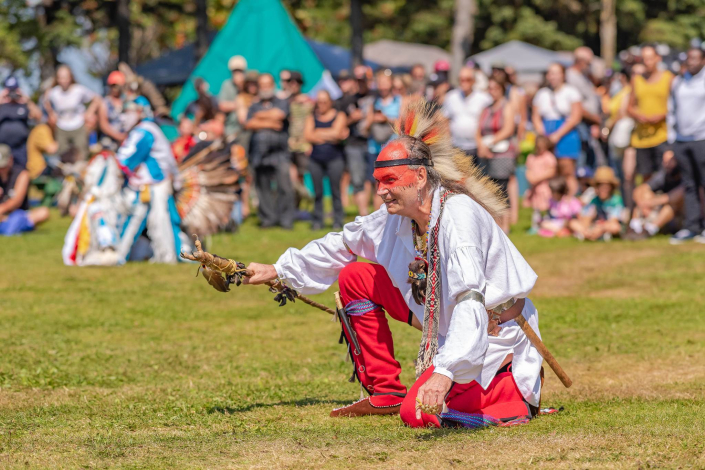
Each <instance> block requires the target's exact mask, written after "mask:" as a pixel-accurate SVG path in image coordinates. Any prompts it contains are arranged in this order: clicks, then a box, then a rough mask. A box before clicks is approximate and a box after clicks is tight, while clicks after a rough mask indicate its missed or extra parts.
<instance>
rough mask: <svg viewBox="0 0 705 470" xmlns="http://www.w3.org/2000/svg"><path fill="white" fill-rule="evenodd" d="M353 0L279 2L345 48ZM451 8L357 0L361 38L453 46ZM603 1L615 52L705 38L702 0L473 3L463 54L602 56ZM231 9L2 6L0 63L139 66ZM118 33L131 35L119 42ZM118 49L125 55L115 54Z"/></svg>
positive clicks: (229, 2) (108, 2)
mask: <svg viewBox="0 0 705 470" xmlns="http://www.w3.org/2000/svg"><path fill="white" fill-rule="evenodd" d="M350 1H351V0H283V3H284V5H285V6H286V7H287V9H288V10H289V12H290V13H291V16H292V17H293V18H294V20H295V21H296V23H297V24H298V26H299V28H300V29H301V30H302V31H303V33H304V34H305V35H306V36H308V37H310V38H313V39H317V40H321V41H325V42H328V43H332V44H338V45H341V46H345V47H350V42H351V29H350ZM456 2H458V0H435V1H429V0H361V3H362V12H363V28H364V34H363V37H364V41H365V42H371V41H376V40H379V39H395V40H400V41H409V42H420V43H425V44H432V45H436V46H439V47H441V48H444V49H450V43H451V40H452V31H453V18H454V11H455V7H456ZM610 3H614V10H615V12H616V14H615V15H614V16H615V17H616V25H615V26H616V37H615V41H616V48H617V50H621V49H624V48H626V47H629V46H631V45H634V44H639V43H642V42H661V43H666V44H669V45H671V46H673V47H677V48H686V47H687V46H688V43H689V41H690V40H691V39H692V38H696V37H705V22H702V21H701V20H700V18H703V17H704V16H705V0H525V1H524V0H471V4H472V10H473V11H474V15H473V31H474V34H473V35H472V42H471V44H469V50H470V51H471V52H472V53H476V52H480V51H482V50H485V49H489V48H491V47H494V46H496V45H498V44H501V43H503V42H506V41H508V40H512V39H519V40H522V41H526V42H529V43H531V44H535V45H537V46H541V47H546V48H549V49H554V50H569V49H573V48H575V47H577V46H579V45H586V46H589V47H591V48H592V49H593V50H595V51H596V52H598V53H599V52H600V46H601V34H600V32H601V31H600V25H601V14H602V20H603V22H604V20H605V14H604V13H603V11H605V8H607V6H608V5H609V4H610ZM236 4H237V0H5V1H4V2H1V3H0V61H1V62H2V63H3V64H4V65H7V66H10V67H12V68H28V67H33V66H36V62H34V61H35V60H38V63H39V65H40V66H41V67H42V72H43V74H44V75H45V74H46V73H50V71H51V70H53V68H54V67H55V65H56V57H57V55H58V53H59V51H61V49H63V48H64V47H66V46H86V45H89V44H90V43H91V42H96V41H103V42H105V43H107V44H109V45H110V47H111V52H112V53H113V54H112V55H113V57H112V59H113V61H115V60H117V57H118V53H119V52H122V54H121V55H122V56H125V55H127V56H128V57H129V61H130V62H131V63H133V64H134V63H139V62H142V61H144V60H148V59H150V58H153V57H156V56H158V55H159V54H160V53H161V52H162V51H163V50H164V49H166V48H173V47H179V46H181V45H183V44H185V43H187V42H190V41H195V40H196V34H197V33H196V32H197V27H196V26H197V23H198V17H199V16H200V17H201V19H202V25H205V26H207V28H208V29H210V30H212V31H217V30H218V29H220V28H221V27H222V26H223V25H224V24H225V22H226V21H227V18H228V16H229V14H230V12H231V11H232V9H233V8H234V7H235V6H236ZM199 11H200V12H201V14H200V15H197V12H199ZM206 16H207V23H206V22H205V21H204V18H205V17H206ZM603 29H604V28H603ZM203 30H204V28H203V27H202V28H200V31H201V32H202V31H203ZM125 31H129V37H128V38H127V40H124V39H125V38H123V41H119V40H118V38H119V36H120V34H122V35H123V36H125V34H126V33H125ZM201 39H202V38H201ZM602 40H603V41H604V40H605V39H604V38H603V39H602ZM119 44H122V46H123V48H127V49H126V50H123V51H119V50H118V49H119V46H118V45H119ZM45 76H46V75H45Z"/></svg>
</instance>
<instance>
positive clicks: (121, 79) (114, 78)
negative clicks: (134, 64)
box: [108, 70, 126, 86]
mask: <svg viewBox="0 0 705 470" xmlns="http://www.w3.org/2000/svg"><path fill="white" fill-rule="evenodd" d="M125 81H126V80H125V74H124V73H122V72H121V71H119V70H114V71H112V72H110V75H108V85H121V86H122V85H124V84H125Z"/></svg>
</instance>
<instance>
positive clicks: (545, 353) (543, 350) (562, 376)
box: [514, 314, 573, 388]
mask: <svg viewBox="0 0 705 470" xmlns="http://www.w3.org/2000/svg"><path fill="white" fill-rule="evenodd" d="M514 321H516V322H517V324H518V325H519V328H521V331H523V332H524V334H525V335H526V337H527V338H529V341H531V344H533V345H534V347H535V348H536V349H537V350H538V351H539V354H541V356H542V357H543V359H544V360H545V361H546V362H547V363H548V365H549V367H550V368H551V370H553V372H555V374H556V375H557V376H558V379H559V380H560V381H561V382H562V383H563V385H565V388H570V386H571V385H573V381H572V380H570V377H568V374H566V373H565V371H564V370H563V368H562V367H561V365H560V364H559V363H558V361H557V360H556V358H555V357H553V354H551V351H549V350H548V348H547V347H546V345H545V344H543V341H541V338H539V335H537V334H536V332H535V331H534V329H533V328H531V325H529V324H528V323H526V319H525V318H524V315H522V314H519V316H517V317H516V318H515V319H514Z"/></svg>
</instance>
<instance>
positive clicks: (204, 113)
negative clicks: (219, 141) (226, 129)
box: [185, 77, 225, 128]
mask: <svg viewBox="0 0 705 470" xmlns="http://www.w3.org/2000/svg"><path fill="white" fill-rule="evenodd" d="M193 87H194V88H195V89H196V99H195V100H193V101H192V102H191V103H189V105H188V106H187V107H186V111H185V113H186V116H188V117H189V118H190V119H191V120H192V121H193V125H194V127H195V128H198V127H200V125H201V124H202V123H204V122H206V121H210V120H211V119H218V120H219V121H221V122H225V115H224V113H222V112H221V111H220V108H219V106H218V98H216V97H215V96H213V95H212V94H211V93H210V91H209V90H210V85H208V82H207V81H205V80H204V79H203V78H201V77H198V78H196V79H195V80H194V81H193Z"/></svg>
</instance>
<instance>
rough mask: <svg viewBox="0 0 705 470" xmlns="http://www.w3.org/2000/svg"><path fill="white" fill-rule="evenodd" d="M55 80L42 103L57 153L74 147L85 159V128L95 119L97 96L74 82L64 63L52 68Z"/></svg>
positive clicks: (98, 104)
mask: <svg viewBox="0 0 705 470" xmlns="http://www.w3.org/2000/svg"><path fill="white" fill-rule="evenodd" d="M55 81H56V84H55V86H54V87H53V88H52V89H50V90H49V92H48V93H47V95H46V100H45V103H44V104H45V106H44V107H45V108H46V111H47V114H48V115H49V124H50V125H51V126H52V127H54V136H55V137H56V141H57V142H58V143H59V153H64V152H65V151H67V150H68V149H69V148H71V147H75V148H76V149H78V155H79V157H78V158H79V159H82V160H85V159H86V158H87V157H88V128H89V127H91V126H90V125H91V121H93V120H94V119H95V118H94V116H95V113H96V111H97V109H98V107H99V106H100V97H99V96H98V95H96V94H95V93H93V92H92V91H91V90H89V89H88V88H86V87H85V86H83V85H81V84H78V83H76V81H75V80H74V78H73V74H72V73H71V69H70V68H68V66H66V65H60V66H59V67H58V68H57V69H56V78H55ZM87 104H88V105H89V106H88V107H86V105H87Z"/></svg>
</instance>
